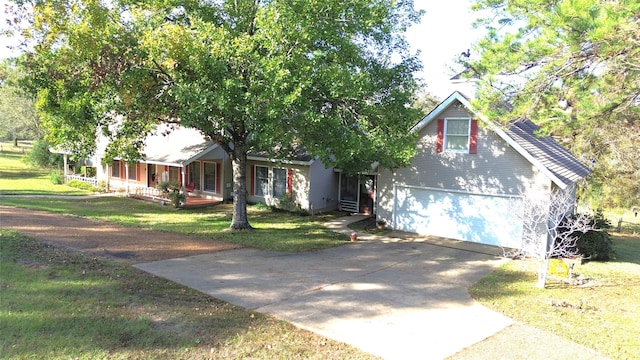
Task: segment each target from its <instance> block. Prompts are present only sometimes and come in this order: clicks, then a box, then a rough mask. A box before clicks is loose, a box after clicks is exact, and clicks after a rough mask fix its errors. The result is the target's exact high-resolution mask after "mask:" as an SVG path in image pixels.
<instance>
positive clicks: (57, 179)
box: [49, 170, 64, 185]
mask: <svg viewBox="0 0 640 360" xmlns="http://www.w3.org/2000/svg"><path fill="white" fill-rule="evenodd" d="M49 180H51V182H52V183H54V184H56V185H61V184H64V174H63V173H62V171H60V170H52V171H51V172H50V173H49Z"/></svg>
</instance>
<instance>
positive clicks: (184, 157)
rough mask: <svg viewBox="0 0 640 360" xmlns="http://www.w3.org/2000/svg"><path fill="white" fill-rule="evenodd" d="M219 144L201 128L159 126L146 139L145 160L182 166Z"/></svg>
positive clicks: (152, 162) (151, 162) (150, 162)
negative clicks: (210, 138)
mask: <svg viewBox="0 0 640 360" xmlns="http://www.w3.org/2000/svg"><path fill="white" fill-rule="evenodd" d="M217 146H218V145H217V144H215V143H214V142H213V141H211V140H208V139H207V138H206V137H205V136H204V135H203V134H202V132H200V130H197V129H194V128H187V127H178V128H175V129H168V128H166V127H165V126H159V127H158V128H157V129H156V131H155V132H154V133H152V134H151V135H149V136H147V138H146V140H145V147H144V151H143V154H144V156H145V157H144V161H145V162H146V163H149V164H158V165H167V166H177V167H181V166H184V165H187V164H188V163H190V162H192V161H193V160H195V159H197V158H198V157H199V156H200V155H202V154H204V153H206V152H209V151H210V150H213V149H215V148H216V147H217Z"/></svg>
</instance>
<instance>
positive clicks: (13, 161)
mask: <svg viewBox="0 0 640 360" xmlns="http://www.w3.org/2000/svg"><path fill="white" fill-rule="evenodd" d="M29 149H30V148H29V147H26V146H22V147H18V148H15V147H13V145H12V144H8V143H2V150H1V151H0V195H62V194H64V195H84V194H88V193H90V192H89V191H87V190H82V189H77V188H74V187H70V186H67V185H55V184H53V183H52V182H51V180H50V177H49V174H50V172H51V170H49V169H41V168H36V167H33V166H31V165H29V164H27V163H26V162H25V160H24V158H25V156H26V155H25V153H27V152H28V151H29Z"/></svg>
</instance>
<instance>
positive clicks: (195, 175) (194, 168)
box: [187, 161, 215, 190]
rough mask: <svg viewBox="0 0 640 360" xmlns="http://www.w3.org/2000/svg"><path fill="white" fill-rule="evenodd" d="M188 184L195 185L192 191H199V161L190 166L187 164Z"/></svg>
mask: <svg viewBox="0 0 640 360" xmlns="http://www.w3.org/2000/svg"><path fill="white" fill-rule="evenodd" d="M214 173H215V170H214ZM214 179H215V174H214ZM190 182H192V183H194V184H195V186H194V187H193V188H194V189H196V190H200V162H199V161H194V162H192V163H191V164H189V181H187V183H190ZM214 183H215V181H214ZM214 186H215V185H214Z"/></svg>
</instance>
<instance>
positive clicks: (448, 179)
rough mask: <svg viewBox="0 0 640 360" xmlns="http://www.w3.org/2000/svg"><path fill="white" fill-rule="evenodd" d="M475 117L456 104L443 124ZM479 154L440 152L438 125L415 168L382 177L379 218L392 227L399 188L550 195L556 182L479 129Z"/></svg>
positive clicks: (426, 133)
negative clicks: (397, 185)
mask: <svg viewBox="0 0 640 360" xmlns="http://www.w3.org/2000/svg"><path fill="white" fill-rule="evenodd" d="M449 117H472V115H471V114H469V113H468V112H467V111H466V109H465V108H464V106H462V105H461V104H460V103H459V102H457V101H456V102H454V104H452V105H451V106H450V107H449V108H448V109H446V110H444V111H443V112H442V114H440V116H438V118H449ZM479 125H480V126H479V130H478V142H477V143H478V148H477V153H476V154H467V153H450V152H441V153H438V152H436V141H437V121H436V120H433V121H431V122H430V123H429V124H427V125H426V126H425V127H424V128H423V129H421V130H420V132H419V138H418V143H417V149H418V154H417V155H416V156H415V157H414V158H413V159H412V161H411V164H410V165H409V166H408V167H406V168H402V169H396V170H395V171H394V172H391V171H390V170H388V169H381V171H380V175H379V177H378V194H379V197H378V209H377V215H378V218H380V219H383V220H385V221H387V223H388V224H390V225H391V226H393V224H392V222H391V220H392V211H393V203H394V199H393V194H394V192H393V186H394V184H401V185H412V186H419V187H430V188H437V189H449V190H456V191H464V192H469V193H475V194H494V195H498V194H499V195H514V196H519V195H522V194H523V193H528V192H530V191H534V193H536V194H548V192H549V191H550V188H551V181H550V180H549V179H548V178H547V177H546V176H545V175H544V174H542V173H540V172H539V171H538V170H537V169H536V168H535V167H534V166H533V165H532V164H531V163H530V162H529V161H528V160H527V159H525V158H524V157H523V156H521V155H520V154H519V153H518V152H517V151H515V150H514V149H513V148H511V147H510V146H509V144H508V143H507V142H505V141H504V140H503V139H502V138H500V137H499V136H498V135H497V134H495V133H494V132H493V131H491V130H490V129H489V128H488V127H485V126H483V125H482V122H480V124H479Z"/></svg>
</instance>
